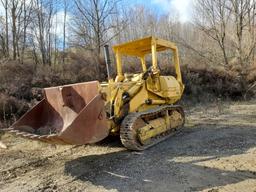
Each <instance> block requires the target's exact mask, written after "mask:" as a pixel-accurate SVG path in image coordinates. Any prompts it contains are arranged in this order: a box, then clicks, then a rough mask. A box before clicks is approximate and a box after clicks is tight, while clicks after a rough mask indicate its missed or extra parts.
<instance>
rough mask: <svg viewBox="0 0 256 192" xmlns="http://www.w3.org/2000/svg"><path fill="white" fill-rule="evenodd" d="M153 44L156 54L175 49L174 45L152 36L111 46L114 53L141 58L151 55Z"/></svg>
mask: <svg viewBox="0 0 256 192" xmlns="http://www.w3.org/2000/svg"><path fill="white" fill-rule="evenodd" d="M154 44H155V45H156V51H157V52H158V51H165V50H167V49H173V50H176V49H177V47H176V46H175V44H174V43H172V42H169V41H166V40H163V39H159V38H155V37H153V36H150V37H146V38H143V39H139V40H134V41H131V42H128V43H124V44H120V45H117V46H113V49H114V52H115V53H117V52H118V53H119V54H121V55H127V56H137V57H142V56H145V55H147V54H150V53H151V51H152V45H154Z"/></svg>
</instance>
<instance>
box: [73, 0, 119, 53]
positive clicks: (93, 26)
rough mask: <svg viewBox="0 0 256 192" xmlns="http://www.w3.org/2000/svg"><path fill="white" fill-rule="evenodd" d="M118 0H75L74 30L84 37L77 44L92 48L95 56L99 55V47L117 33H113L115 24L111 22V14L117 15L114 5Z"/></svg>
mask: <svg viewBox="0 0 256 192" xmlns="http://www.w3.org/2000/svg"><path fill="white" fill-rule="evenodd" d="M119 1H120V0H75V5H76V12H77V13H78V15H77V17H76V18H74V24H75V27H76V29H74V32H75V34H76V35H77V36H78V37H79V38H82V39H84V41H78V44H79V46H82V47H84V48H86V49H89V50H92V51H93V52H94V53H95V55H96V56H97V57H99V56H100V54H101V47H102V46H103V45H104V44H106V43H107V42H109V41H110V40H111V39H113V38H114V37H115V36H116V35H117V34H116V33H113V29H114V28H115V27H116V26H114V25H113V23H112V22H111V16H113V15H115V16H118V13H117V12H116V9H115V7H116V5H117V4H118V2H119ZM81 42H83V43H82V44H81Z"/></svg>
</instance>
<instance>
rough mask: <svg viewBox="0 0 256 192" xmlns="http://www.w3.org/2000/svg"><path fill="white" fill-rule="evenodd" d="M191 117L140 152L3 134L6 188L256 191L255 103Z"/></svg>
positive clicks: (193, 112) (205, 109)
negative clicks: (180, 128)
mask: <svg viewBox="0 0 256 192" xmlns="http://www.w3.org/2000/svg"><path fill="white" fill-rule="evenodd" d="M186 114H187V123H186V128H185V129H184V130H183V131H182V132H181V133H179V134H177V135H176V136H174V137H172V138H170V139H168V140H167V141H165V142H162V143H160V144H158V145H157V146H155V147H152V148H150V149H149V150H146V151H144V152H141V153H138V152H130V151H127V150H125V149H124V148H123V147H122V146H121V144H120V143H119V141H118V140H117V139H114V140H113V139H111V140H107V141H104V142H102V143H101V144H98V145H93V146H79V147H71V146H54V145H47V144H43V143H38V142H34V141H26V140H24V139H20V138H14V137H13V136H10V135H4V136H3V137H2V139H1V140H2V141H3V142H4V143H5V144H6V145H7V146H8V149H0V191H3V192H4V191H6V192H11V191H61V192H62V191H88V192H90V191H97V192H98V191H127V192H130V191H131V192H132V191H152V192H153V191H154V192H155V191H157V192H158V191H159V192H161V191H186V192H189V191H210V192H217V191H232V192H233V191H246V192H250V191H252V192H256V103H255V102H254V103H253V102H250V103H248V102H247V103H243V102H242V103H241V102H240V103H219V104H218V105H216V104H209V105H204V106H197V107H190V108H187V112H186Z"/></svg>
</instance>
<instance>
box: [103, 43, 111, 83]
mask: <svg viewBox="0 0 256 192" xmlns="http://www.w3.org/2000/svg"><path fill="white" fill-rule="evenodd" d="M104 56H105V62H106V67H107V73H108V80H110V79H111V60H110V55H109V46H108V45H104Z"/></svg>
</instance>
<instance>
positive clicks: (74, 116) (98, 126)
mask: <svg viewBox="0 0 256 192" xmlns="http://www.w3.org/2000/svg"><path fill="white" fill-rule="evenodd" d="M113 50H114V53H115V57H116V70H117V75H116V77H115V78H114V79H113V78H111V75H110V70H111V68H110V59H109V51H108V46H105V47H104V53H105V59H106V65H107V72H108V77H109V78H108V82H106V83H99V82H98V81H92V82H85V83H77V84H71V85H64V86H58V87H50V88H45V89H44V99H43V100H42V101H40V102H39V103H38V104H37V105H36V106H34V107H33V108H32V109H31V110H30V111H28V112H27V113H26V114H25V115H24V116H23V117H21V118H20V119H19V120H18V121H17V122H16V123H14V124H13V125H12V126H11V127H10V128H8V129H7V131H8V132H10V133H13V134H16V135H19V136H22V137H25V138H30V139H34V140H40V141H43V142H47V143H54V144H72V145H82V144H89V143H95V142H98V141H100V140H103V139H104V138H106V137H107V136H108V135H117V134H119V135H120V139H121V142H122V144H123V145H124V146H125V147H126V148H128V149H131V150H144V149H146V148H148V147H150V146H152V145H154V144H156V143H158V142H160V141H162V140H164V139H166V138H168V137H169V136H171V135H173V134H174V133H175V132H176V131H177V130H179V129H180V128H181V127H182V126H183V125H184V122H185V117H184V112H183V109H182V107H181V106H179V105H174V104H175V103H176V102H177V101H178V100H180V98H181V96H182V94H183V90H184V85H183V83H182V77H181V72H180V65H179V56H178V49H177V47H176V45H175V44H174V43H172V42H169V41H165V40H163V39H159V38H155V37H147V38H143V39H138V40H135V41H132V42H128V43H124V44H120V45H117V46H114V47H113ZM161 51H171V52H172V57H173V61H174V67H175V71H176V75H175V77H174V76H163V75H161V71H160V68H159V65H158V60H157V54H158V52H161ZM147 55H151V56H152V62H150V63H152V64H151V66H150V67H147V66H148V64H146V59H145V57H146V56H147ZM124 56H131V57H137V58H139V59H140V63H141V72H140V73H138V74H126V73H123V63H122V59H123V57H124ZM170 67H171V66H170Z"/></svg>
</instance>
